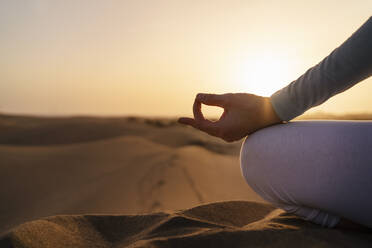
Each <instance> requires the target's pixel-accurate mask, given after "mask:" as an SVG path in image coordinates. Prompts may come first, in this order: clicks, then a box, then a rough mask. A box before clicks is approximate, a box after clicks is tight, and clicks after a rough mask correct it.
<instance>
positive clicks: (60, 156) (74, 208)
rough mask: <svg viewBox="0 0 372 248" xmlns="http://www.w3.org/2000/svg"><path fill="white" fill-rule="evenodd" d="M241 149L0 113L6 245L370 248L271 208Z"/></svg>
mask: <svg viewBox="0 0 372 248" xmlns="http://www.w3.org/2000/svg"><path fill="white" fill-rule="evenodd" d="M240 144H241V143H240V142H236V143H229V144H228V143H224V142H223V141H220V140H218V139H215V138H213V137H210V136H207V135H205V134H203V133H201V132H198V131H196V130H193V129H191V128H188V127H184V126H180V125H177V124H176V123H175V122H174V121H171V120H166V119H143V118H133V117H132V118H82V117H79V118H36V117H27V116H23V117H22V116H7V115H2V116H0V202H1V204H0V233H1V235H0V236H1V238H0V240H1V241H0V247H340V246H341V247H369V246H370V245H371V244H372V234H371V233H370V232H369V231H366V230H346V229H325V228H322V227H319V226H317V225H314V224H311V223H308V222H306V221H304V220H301V219H299V218H297V217H295V216H292V215H288V214H286V213H284V212H283V211H282V210H279V209H275V208H274V207H273V206H271V205H270V204H267V203H265V202H264V201H263V200H262V199H261V198H260V197H259V196H258V195H257V194H255V193H254V192H253V191H252V189H250V187H249V186H248V185H247V184H246V183H245V181H244V179H243V178H242V176H241V174H240V167H239V157H238V154H239V149H240Z"/></svg>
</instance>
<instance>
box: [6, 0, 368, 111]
mask: <svg viewBox="0 0 372 248" xmlns="http://www.w3.org/2000/svg"><path fill="white" fill-rule="evenodd" d="M371 10H372V1H371V0H355V1H342V0H337V1H336V0H335V1H330V0H313V1H292V0H281V1H262V0H156V1H155V0H121V1H119V0H100V1H99V0H64V1H57V0H56V1H52V0H0V112H3V113H14V114H36V115H110V116H112V115H140V116H167V117H177V116H185V115H186V116H189V115H191V113H192V111H191V107H192V103H193V99H194V97H195V95H196V94H197V93H198V92H209V93H228V92H248V93H253V94H258V95H265V96H269V95H270V94H272V93H274V92H275V91H276V90H279V89H280V88H282V87H284V86H286V85H287V84H288V83H290V82H291V81H293V80H295V79H296V78H298V77H299V76H301V75H302V74H303V73H304V72H305V71H306V70H307V69H309V68H310V67H311V66H314V65H315V64H317V63H318V62H320V61H321V60H322V59H323V58H324V57H326V56H327V55H328V54H329V53H330V52H332V50H333V49H335V48H336V47H337V46H339V45H341V44H342V42H343V41H345V40H346V39H347V38H348V37H349V36H350V35H351V34H352V33H353V32H354V31H355V30H356V29H357V28H358V27H360V26H361V25H362V24H363V23H364V22H365V21H366V20H367V19H368V17H369V16H370V15H371ZM371 93H372V78H370V79H367V80H365V81H363V82H360V83H359V84H358V85H356V86H354V87H353V88H352V89H350V90H348V91H346V92H344V93H342V94H339V95H337V96H335V97H333V98H332V99H330V100H329V101H327V102H326V103H325V104H323V105H321V106H319V107H316V108H313V109H312V110H311V111H323V112H329V113H336V114H342V113H360V112H372V107H371V106H372V98H371V97H370V94H371ZM205 111H206V112H207V114H210V115H214V114H218V113H220V112H219V111H218V110H216V109H210V108H209V109H205Z"/></svg>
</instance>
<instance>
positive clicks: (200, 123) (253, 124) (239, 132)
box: [178, 93, 282, 142]
mask: <svg viewBox="0 0 372 248" xmlns="http://www.w3.org/2000/svg"><path fill="white" fill-rule="evenodd" d="M202 104H206V105H210V106H218V107H221V108H223V109H224V112H223V114H222V115H221V117H220V119H219V120H218V121H215V122H213V121H210V120H207V119H205V118H204V116H203V113H202V111H201V106H202ZM193 112H194V118H187V117H182V118H179V119H178V122H179V123H182V124H186V125H190V126H192V127H194V128H196V129H199V130H201V131H203V132H206V133H208V134H210V135H212V136H216V137H219V138H222V139H223V140H225V141H227V142H232V141H237V140H239V139H241V138H243V137H245V136H247V135H248V134H251V133H253V132H254V131H256V130H258V129H261V128H264V127H267V126H270V125H273V124H277V123H281V122H282V120H280V118H279V117H278V116H277V115H276V113H275V111H274V109H273V107H272V105H271V102H270V99H269V98H268V97H262V96H256V95H253V94H246V93H237V94H232V93H229V94H223V95H215V94H198V95H197V96H196V98H195V102H194V106H193Z"/></svg>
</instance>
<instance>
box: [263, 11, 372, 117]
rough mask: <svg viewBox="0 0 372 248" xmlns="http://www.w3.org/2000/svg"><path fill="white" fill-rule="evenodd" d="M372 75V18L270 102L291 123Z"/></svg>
mask: <svg viewBox="0 0 372 248" xmlns="http://www.w3.org/2000/svg"><path fill="white" fill-rule="evenodd" d="M371 75H372V17H370V18H369V19H368V20H367V21H366V22H365V23H364V24H363V25H362V26H361V27H360V28H359V29H358V30H357V31H356V32H355V33H354V34H353V35H352V36H351V37H350V38H349V39H347V40H346V41H345V42H344V43H343V44H342V45H341V46H339V47H338V48H336V49H335V50H334V51H333V52H332V53H331V54H330V55H328V56H327V57H326V58H324V59H323V60H322V61H321V62H320V63H319V64H317V65H315V66H314V67H312V68H310V69H309V70H308V71H306V73H305V74H303V75H302V76H301V77H299V78H298V79H297V80H295V81H293V82H291V83H290V84H289V85H288V86H286V87H284V88H282V89H281V90H279V91H277V92H275V93H274V94H273V95H271V97H270V99H271V103H272V105H273V108H274V109H275V112H276V113H277V114H278V116H279V117H280V118H281V119H282V120H283V121H288V120H291V119H293V118H295V117H296V116H299V115H301V114H302V113H304V112H305V111H306V110H308V109H310V108H312V107H314V106H317V105H320V104H321V103H323V102H325V101H326V100H328V99H329V98H330V97H332V96H334V95H336V94H338V93H340V92H342V91H345V90H347V89H348V88H350V87H352V86H353V85H355V84H357V83H358V82H360V81H362V80H363V79H366V78H368V77H369V76H371Z"/></svg>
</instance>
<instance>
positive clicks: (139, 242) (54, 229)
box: [0, 201, 372, 248]
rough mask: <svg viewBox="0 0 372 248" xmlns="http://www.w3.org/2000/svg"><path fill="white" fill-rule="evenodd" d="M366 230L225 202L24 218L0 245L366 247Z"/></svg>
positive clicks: (262, 206)
mask: <svg viewBox="0 0 372 248" xmlns="http://www.w3.org/2000/svg"><path fill="white" fill-rule="evenodd" d="M370 242H372V236H371V235H370V234H369V233H358V234H356V233H355V232H352V231H349V232H345V231H340V230H336V229H334V230H327V231H325V230H324V229H323V228H321V227H319V226H317V225H314V224H310V223H307V222H304V221H303V220H301V219H299V218H296V217H294V216H291V215H287V214H285V213H283V211H282V210H278V209H275V208H273V207H272V206H270V205H268V204H263V203H254V202H247V201H229V202H220V203H212V204H208V205H201V206H198V207H195V208H192V209H188V210H181V211H172V212H158V213H153V214H147V215H70V216H66V215H65V216H54V217H48V218H44V219H40V220H36V221H33V222H28V223H25V224H23V225H20V226H19V227H17V228H15V229H13V230H12V231H11V232H10V233H8V234H7V235H5V236H4V237H3V238H2V240H1V241H0V245H1V247H55V248H58V247H159V248H160V247H185V248H186V247H229V248H230V247H356V246H358V247H368V246H369V245H370Z"/></svg>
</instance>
